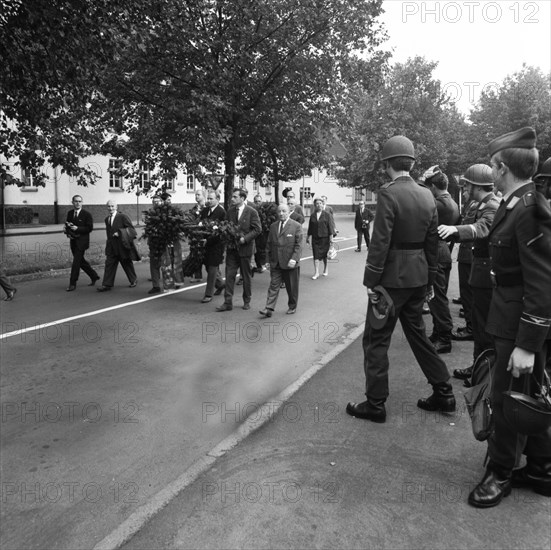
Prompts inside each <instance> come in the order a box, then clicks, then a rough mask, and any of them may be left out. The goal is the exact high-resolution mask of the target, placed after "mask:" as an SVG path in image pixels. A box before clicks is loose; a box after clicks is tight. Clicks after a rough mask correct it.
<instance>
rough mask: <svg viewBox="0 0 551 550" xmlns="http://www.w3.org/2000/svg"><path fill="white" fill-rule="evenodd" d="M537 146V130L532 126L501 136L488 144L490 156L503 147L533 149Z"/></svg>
mask: <svg viewBox="0 0 551 550" xmlns="http://www.w3.org/2000/svg"><path fill="white" fill-rule="evenodd" d="M535 146H536V131H535V130H534V128H531V127H530V126H526V127H525V128H521V129H520V130H515V131H514V132H509V133H508V134H503V135H502V136H499V137H497V138H495V139H493V140H492V141H490V143H489V144H488V149H489V152H490V156H491V157H492V156H494V155H495V154H496V153H497V152H498V151H502V150H503V149H513V148H515V149H533V148H534V147H535Z"/></svg>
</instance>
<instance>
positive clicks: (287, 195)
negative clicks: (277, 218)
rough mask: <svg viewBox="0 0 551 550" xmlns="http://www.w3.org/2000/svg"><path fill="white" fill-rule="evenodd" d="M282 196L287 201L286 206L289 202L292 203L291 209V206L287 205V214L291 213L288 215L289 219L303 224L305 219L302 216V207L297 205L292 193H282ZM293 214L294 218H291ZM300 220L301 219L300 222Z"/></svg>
mask: <svg viewBox="0 0 551 550" xmlns="http://www.w3.org/2000/svg"><path fill="white" fill-rule="evenodd" d="M283 196H284V197H285V198H286V199H287V205H289V201H293V207H292V208H291V206H290V205H289V212H290V213H291V214H290V217H291V219H292V220H295V221H296V222H298V223H300V224H303V223H304V220H305V219H306V218H305V216H304V210H303V209H302V206H300V204H298V202H297V199H296V198H295V193H294V191H291V190H289V191H287V193H284V194H283ZM293 214H295V216H293ZM301 218H302V221H300V219H301Z"/></svg>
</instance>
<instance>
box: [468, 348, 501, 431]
mask: <svg viewBox="0 0 551 550" xmlns="http://www.w3.org/2000/svg"><path fill="white" fill-rule="evenodd" d="M494 363H495V350H493V349H487V350H484V351H483V352H482V353H481V354H480V355H479V356H478V357H477V358H476V360H475V362H474V365H473V374H472V378H471V380H472V382H473V385H472V387H471V388H469V389H468V390H467V391H466V392H465V395H464V397H465V403H466V405H467V411H468V413H469V416H470V418H471V427H472V430H473V435H474V437H475V439H476V440H477V441H486V439H488V438H489V437H490V435H491V434H492V432H493V429H494V423H493V418H492V403H491V400H490V391H491V387H492V369H493V366H494Z"/></svg>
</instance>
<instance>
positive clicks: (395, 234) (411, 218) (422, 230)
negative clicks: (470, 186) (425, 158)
mask: <svg viewBox="0 0 551 550" xmlns="http://www.w3.org/2000/svg"><path fill="white" fill-rule="evenodd" d="M437 254H438V214H437V211H436V203H435V201H434V197H433V196H432V193H431V192H430V191H429V190H428V189H427V188H426V187H425V186H422V185H419V184H418V183H416V182H415V180H413V179H412V178H411V177H409V176H400V177H398V178H396V179H395V180H394V181H392V182H390V183H387V184H385V185H383V186H382V187H381V189H380V190H379V193H378V197H377V209H376V211H375V221H374V222H373V235H372V238H371V245H370V247H369V252H368V256H367V263H366V266H365V271H364V280H363V284H364V285H365V286H367V287H368V288H373V287H375V286H377V285H382V286H383V287H385V288H416V287H420V286H423V285H426V284H432V282H433V281H434V277H435V275H436V269H437Z"/></svg>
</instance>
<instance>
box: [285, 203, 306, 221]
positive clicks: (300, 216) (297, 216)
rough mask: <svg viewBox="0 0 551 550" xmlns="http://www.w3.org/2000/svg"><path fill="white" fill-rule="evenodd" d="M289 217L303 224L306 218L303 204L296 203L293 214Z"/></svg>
mask: <svg viewBox="0 0 551 550" xmlns="http://www.w3.org/2000/svg"><path fill="white" fill-rule="evenodd" d="M289 217H290V218H291V219H292V220H295V221H296V222H298V223H300V225H302V224H303V223H304V220H305V219H306V218H305V217H304V210H303V209H302V206H300V204H295V209H294V210H293V211H292V212H291V215H290V216H289Z"/></svg>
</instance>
